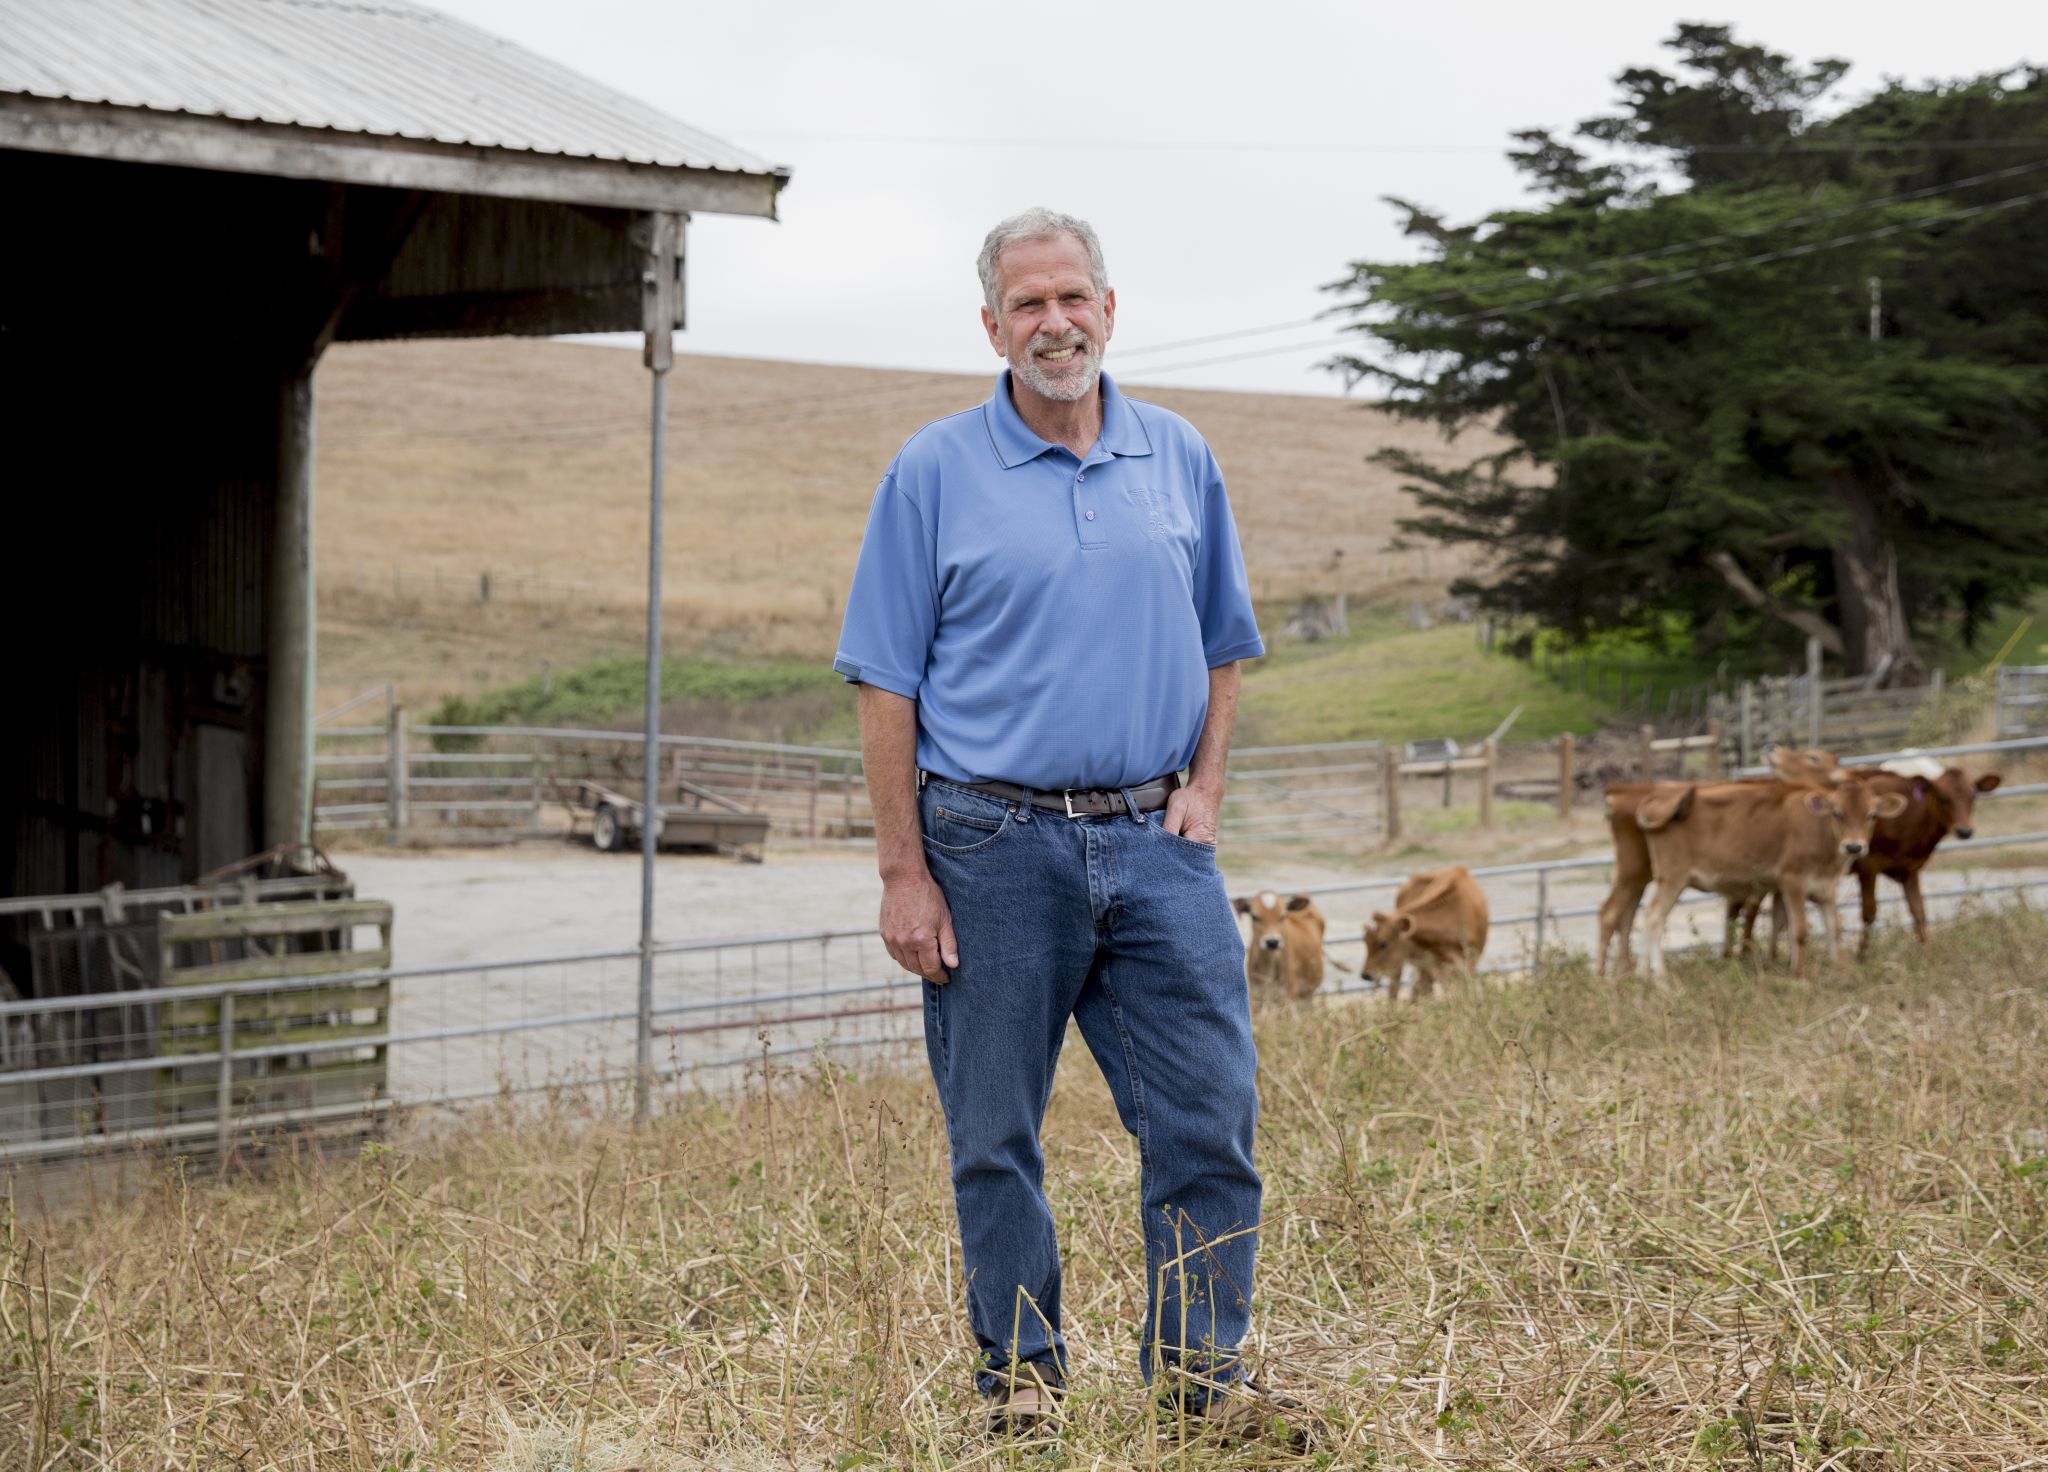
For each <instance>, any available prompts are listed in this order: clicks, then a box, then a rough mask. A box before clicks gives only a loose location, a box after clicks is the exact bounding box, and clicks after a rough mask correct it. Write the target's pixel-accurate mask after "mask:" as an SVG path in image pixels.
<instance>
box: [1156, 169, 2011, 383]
mask: <svg viewBox="0 0 2048 1472" xmlns="http://www.w3.org/2000/svg"><path fill="white" fill-rule="evenodd" d="M2044 199H2048V189H2042V190H2036V191H2035V192H2033V193H2032V194H2016V195H2013V196H2012V197H2011V198H2009V199H2000V200H1994V201H1992V202H1991V203H1989V204H1978V205H1969V206H1966V207H1965V208H1963V209H1958V210H1947V211H1944V212H1943V213H1941V214H1939V215H1928V216H1926V217H1925V218H1923V219H1918V220H1902V221H1898V222H1896V223H1894V224H1890V225H1880V226H1878V227H1877V228H1876V229H1873V230H1859V231H1856V232H1854V233H1852V234H1849V235H1838V236H1835V237H1834V238H1833V239H1831V240H1815V241H1809V242H1807V243H1806V244H1803V245H1793V246H1787V247H1785V248H1784V249H1783V250H1772V251H1762V252H1759V253H1758V254H1756V255H1749V256H1738V257H1736V258H1735V259H1733V260H1728V261H1713V262H1710V263H1708V264H1707V265H1704V266H1689V267H1687V268H1686V269H1684V270H1682V271H1666V272H1663V273H1661V274H1659V275H1656V276H1642V277H1638V278H1637V279H1635V280H1633V281H1617V282H1613V283H1611V284H1609V285H1606V286H1591V287H1587V288H1585V289H1583V290H1580V291H1567V292H1560V293H1558V294H1557V295H1555V296H1547V297H1538V298H1536V299H1534V300H1532V301H1523V302H1513V303H1509V304H1508V305H1505V306H1498V307H1485V308H1480V309H1477V310H1474V311H1470V312H1460V313H1457V314H1455V315H1453V316H1449V317H1440V318H1438V319H1436V321H1435V322H1434V324H1433V325H1435V326H1439V327H1455V326H1459V325H1461V324H1463V323H1466V322H1478V321H1483V320H1485V319H1487V318H1491V317H1505V316H1508V315H1510V314H1513V313H1518V312H1529V311H1535V310H1537V309H1539V308H1542V307H1556V306H1563V305H1566V304H1567V303H1571V302H1581V301H1592V300H1596V299H1598V298H1601V297H1609V296H1620V295H1622V294H1624V293H1626V292H1632V291H1647V290H1649V289H1650V288H1651V287H1656V286H1670V285H1673V284H1675V283H1677V282H1681V281H1695V280H1699V279H1700V278H1702V277H1707V276H1719V275H1722V274H1724V273H1726V272H1729V271H1736V270H1742V269H1745V268H1747V267H1750V266H1767V265H1771V264H1774V263H1776V262H1778V261H1789V260H1795V259H1798V258H1800V257H1803V256H1811V255H1818V254H1820V253H1821V252H1822V251H1828V250H1840V249H1843V248H1845V247H1847V246H1851V245H1861V244H1864V243H1865V242H1868V241H1872V240H1883V239H1886V238H1888V237H1890V236H1894V235H1903V234H1906V233H1907V232H1909V231H1913V230H1925V229H1927V228H1929V227H1930V226H1933V225H1945V224H1948V223H1950V222H1952V221H1955V220H1967V219H1973V218H1975V217H1977V216H1980V215H1990V214H1997V213H1999V212H2000V211H2002V210H2009V209H2017V208H2018V207H2019V206H2021V205H2026V204H2033V203H2036V202H2037V201H2040V200H2044ZM1424 300H1430V299H1429V298H1426V299H1424ZM1416 304H1418V305H1419V304H1420V303H1416ZM1334 346H1342V344H1341V343H1331V342H1326V341H1317V342H1301V343H1289V344H1287V345H1285V346H1283V347H1274V348H1259V349H1255V350H1253V351H1252V352H1248V353H1226V354H1223V355H1221V356H1219V357H1214V358H1202V359H1197V360H1195V361H1193V362H1187V363H1164V364H1161V365H1159V366H1158V367H1156V368H1147V369H1145V370H1144V371H1145V372H1146V373H1147V374H1157V373H1175V372H1179V371H1181V370H1182V369H1187V368H1209V367H1214V366H1216V365H1217V364H1220V363H1232V362H1238V361H1242V360H1244V359H1248V358H1263V357H1277V356H1279V355H1280V354H1282V353H1290V352H1292V353H1299V352H1308V351H1311V350H1313V349H1316V348H1326V347H1334Z"/></svg>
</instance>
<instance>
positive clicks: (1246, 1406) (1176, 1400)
mask: <svg viewBox="0 0 2048 1472" xmlns="http://www.w3.org/2000/svg"><path fill="white" fill-rule="evenodd" d="M1160 1414H1161V1416H1162V1417H1166V1418H1170V1421H1171V1424H1173V1425H1174V1426H1176V1427H1183V1428H1185V1434H1187V1435H1188V1436H1201V1437H1205V1438H1214V1439H1216V1440H1220V1441H1227V1442H1230V1443H1232V1444H1235V1445H1243V1444H1244V1443H1247V1442H1254V1441H1263V1442H1268V1443H1271V1444H1273V1445H1276V1446H1284V1447H1286V1448H1288V1449H1289V1450H1290V1451H1297V1452H1301V1451H1307V1450H1309V1449H1310V1448H1311V1447H1312V1446H1315V1445H1316V1444H1317V1443H1318V1442H1320V1441H1321V1439H1322V1437H1321V1430H1322V1428H1321V1427H1320V1426H1319V1425H1318V1424H1317V1423H1316V1421H1315V1419H1314V1418H1313V1417H1312V1416H1311V1415H1310V1414H1309V1409H1308V1407H1307V1406H1305V1405H1303V1404H1302V1403H1301V1402H1300V1401H1298V1400H1295V1399H1294V1398H1293V1397H1291V1396H1285V1395H1276V1394H1274V1393H1273V1392H1272V1391H1270V1390H1268V1389H1267V1388H1266V1387H1265V1386H1263V1385H1261V1384H1259V1382H1258V1381H1256V1380H1250V1379H1246V1380H1241V1381H1239V1382H1237V1383H1236V1384H1234V1385H1231V1386H1228V1387H1226V1388H1222V1389H1217V1390H1212V1391H1211V1392H1210V1394H1209V1398H1208V1400H1207V1401H1205V1402H1202V1403H1200V1404H1197V1403H1195V1402H1194V1401H1192V1400H1190V1401H1188V1402H1186V1404H1185V1405H1183V1403H1182V1401H1181V1397H1180V1394H1179V1393H1178V1392H1170V1393H1169V1394H1168V1395H1167V1396H1166V1397H1165V1399H1163V1400H1162V1401H1161V1402H1160Z"/></svg>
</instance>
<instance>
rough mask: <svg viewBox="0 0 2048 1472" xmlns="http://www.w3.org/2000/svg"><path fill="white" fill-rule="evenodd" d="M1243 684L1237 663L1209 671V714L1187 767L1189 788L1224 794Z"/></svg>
mask: <svg viewBox="0 0 2048 1472" xmlns="http://www.w3.org/2000/svg"><path fill="white" fill-rule="evenodd" d="M1243 683H1244V675H1243V672H1242V671H1240V670H1239V668H1238V666H1237V663H1236V661H1234V660H1233V661H1232V662H1231V663H1229V664H1219V665H1217V666H1216V667H1215V668H1214V669H1212V670H1210V671H1209V714H1208V716H1207V718H1206V719H1204V720H1203V722H1202V735H1201V739H1200V740H1199V741H1197V742H1196V743H1195V755H1194V759H1193V760H1191V761H1190V762H1189V763H1188V786H1190V787H1194V788H1199V789H1200V790H1202V791H1203V792H1206V793H1209V794H1211V795H1212V796H1216V797H1221V796H1222V794H1223V768H1224V764H1225V763H1226V762H1227V761H1228V760H1229V759H1230V728H1231V727H1232V726H1233V725H1235V724H1236V722H1237V693H1238V690H1239V688H1240V687H1241V686H1242V685H1243Z"/></svg>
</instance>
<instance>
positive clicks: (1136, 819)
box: [1117, 787, 1145, 828]
mask: <svg viewBox="0 0 2048 1472" xmlns="http://www.w3.org/2000/svg"><path fill="white" fill-rule="evenodd" d="M1117 790H1118V791H1119V792H1121V793H1122V794H1123V795H1124V806H1125V807H1126V808H1128V809H1130V814H1131V821H1132V822H1133V823H1136V824H1137V825H1138V826H1139V827H1140V828H1142V827H1144V826H1145V815H1144V814H1143V813H1141V812H1139V811H1138V799H1137V798H1136V797H1134V796H1132V795H1131V789H1130V788H1128V787H1120V788H1118V789H1117Z"/></svg>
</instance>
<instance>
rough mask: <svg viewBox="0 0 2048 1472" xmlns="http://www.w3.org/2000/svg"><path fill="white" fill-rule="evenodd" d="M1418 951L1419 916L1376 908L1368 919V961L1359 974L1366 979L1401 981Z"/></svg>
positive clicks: (1366, 923) (1366, 960) (1361, 967)
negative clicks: (1416, 937)
mask: <svg viewBox="0 0 2048 1472" xmlns="http://www.w3.org/2000/svg"><path fill="white" fill-rule="evenodd" d="M1414 951H1415V917H1414V916H1413V915H1383V914H1381V913H1380V912H1379V911H1378V910H1374V911H1373V912H1372V919H1370V920H1368V921H1366V922H1365V962H1364V964H1363V965H1361V966H1360V967H1359V968H1358V974H1359V976H1361V977H1362V978H1364V979H1365V980H1366V981H1397V980H1399V979H1400V976H1401V968H1402V967H1403V966H1406V965H1407V964H1408V958H1409V956H1411V955H1412V954H1413V953H1414Z"/></svg>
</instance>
